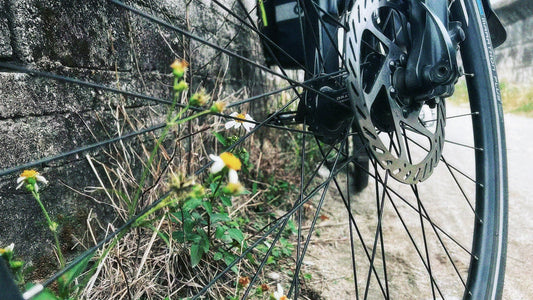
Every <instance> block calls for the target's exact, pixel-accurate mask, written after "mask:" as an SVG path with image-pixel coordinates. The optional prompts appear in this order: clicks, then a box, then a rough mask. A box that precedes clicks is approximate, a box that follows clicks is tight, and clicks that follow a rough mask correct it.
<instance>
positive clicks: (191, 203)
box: [183, 198, 203, 211]
mask: <svg viewBox="0 0 533 300" xmlns="http://www.w3.org/2000/svg"><path fill="white" fill-rule="evenodd" d="M202 202H203V201H202V199H198V198H192V199H190V200H188V201H186V202H185V203H184V204H183V209H184V210H186V211H192V210H194V209H196V208H197V207H198V206H200V205H202Z"/></svg>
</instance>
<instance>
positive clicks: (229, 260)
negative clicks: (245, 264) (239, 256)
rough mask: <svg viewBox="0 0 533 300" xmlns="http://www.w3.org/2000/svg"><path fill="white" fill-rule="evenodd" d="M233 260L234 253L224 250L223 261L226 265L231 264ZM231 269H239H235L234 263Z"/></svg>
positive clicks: (236, 270) (236, 271)
mask: <svg viewBox="0 0 533 300" xmlns="http://www.w3.org/2000/svg"><path fill="white" fill-rule="evenodd" d="M234 260H235V255H233V254H231V253H229V252H225V253H224V262H225V263H226V265H227V266H229V265H231V263H232V262H233V261H234ZM231 270H232V271H233V272H235V273H238V272H239V270H238V269H237V266H236V265H234V266H233V267H231Z"/></svg>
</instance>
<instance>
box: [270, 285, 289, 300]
mask: <svg viewBox="0 0 533 300" xmlns="http://www.w3.org/2000/svg"><path fill="white" fill-rule="evenodd" d="M270 298H271V299H275V300H288V299H289V298H287V296H285V295H284V294H283V288H282V287H281V284H279V283H278V290H277V291H275V292H274V293H273V294H272V297H270Z"/></svg>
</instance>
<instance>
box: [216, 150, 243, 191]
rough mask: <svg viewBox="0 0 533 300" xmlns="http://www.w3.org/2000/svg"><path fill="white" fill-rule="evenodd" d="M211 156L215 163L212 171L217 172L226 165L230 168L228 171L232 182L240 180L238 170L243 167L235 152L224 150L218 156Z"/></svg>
mask: <svg viewBox="0 0 533 300" xmlns="http://www.w3.org/2000/svg"><path fill="white" fill-rule="evenodd" d="M209 157H210V158H211V160H213V162H214V163H213V165H212V166H211V169H210V171H211V173H213V174H215V173H218V172H220V171H222V169H224V167H227V168H228V169H229V171H228V177H229V182H230V183H238V182H239V176H238V175H237V171H239V170H240V169H241V165H242V164H241V161H240V160H239V159H238V158H237V157H236V156H235V155H233V154H231V153H229V152H224V153H222V154H220V156H216V155H213V154H210V155H209Z"/></svg>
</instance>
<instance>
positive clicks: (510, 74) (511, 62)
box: [493, 0, 533, 84]
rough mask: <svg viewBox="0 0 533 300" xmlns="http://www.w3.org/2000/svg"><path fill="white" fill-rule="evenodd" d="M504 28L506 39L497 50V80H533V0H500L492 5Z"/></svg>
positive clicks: (521, 82)
mask: <svg viewBox="0 0 533 300" xmlns="http://www.w3.org/2000/svg"><path fill="white" fill-rule="evenodd" d="M493 6H494V8H495V11H496V14H497V15H498V16H499V17H500V19H501V21H502V23H503V25H504V26H505V28H506V30H507V41H506V42H505V43H504V44H503V45H502V46H500V47H499V48H497V49H496V63H497V68H498V76H499V78H500V81H503V82H512V83H518V84H530V83H532V82H533V34H532V33H533V1H531V0H503V1H502V0H500V1H497V2H496V3H495V4H493Z"/></svg>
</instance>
